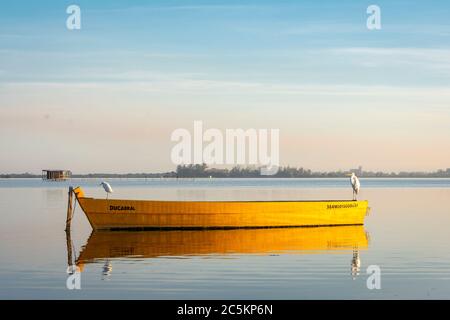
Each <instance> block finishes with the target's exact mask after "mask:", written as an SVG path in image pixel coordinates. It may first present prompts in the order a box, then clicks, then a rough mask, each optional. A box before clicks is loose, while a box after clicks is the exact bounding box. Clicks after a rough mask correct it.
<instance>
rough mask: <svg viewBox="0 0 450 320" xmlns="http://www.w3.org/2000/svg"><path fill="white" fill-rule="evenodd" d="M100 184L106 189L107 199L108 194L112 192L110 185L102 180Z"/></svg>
mask: <svg viewBox="0 0 450 320" xmlns="http://www.w3.org/2000/svg"><path fill="white" fill-rule="evenodd" d="M100 185H101V186H102V187H103V189H105V191H106V199H108V195H109V194H110V193H113V192H114V191H113V189H112V188H111V186H110V185H109V183H108V182H105V181H102V183H100Z"/></svg>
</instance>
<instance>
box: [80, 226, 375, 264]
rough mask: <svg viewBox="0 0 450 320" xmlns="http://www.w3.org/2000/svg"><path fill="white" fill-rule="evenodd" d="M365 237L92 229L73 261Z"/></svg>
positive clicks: (361, 243)
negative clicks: (75, 259)
mask: <svg viewBox="0 0 450 320" xmlns="http://www.w3.org/2000/svg"><path fill="white" fill-rule="evenodd" d="M368 242H369V237H368V234H367V233H366V231H365V230H364V227H363V226H342V227H315V228H269V229H232V230H191V231H186V230H177V231H175V230H174V231H136V232H126V231H122V232H110V231H94V232H93V233H92V234H91V236H90V237H89V239H88V241H87V244H86V245H85V246H84V247H83V248H82V250H81V252H80V254H79V256H78V259H77V261H76V264H77V265H78V266H79V267H80V268H82V267H83V265H84V264H86V263H90V262H95V261H98V260H104V259H106V260H108V259H113V258H130V259H132V258H156V257H165V256H195V255H227V254H271V253H300V254H301V253H320V252H324V251H326V252H330V251H332V252H342V251H348V250H350V251H352V250H362V249H366V248H367V247H368Z"/></svg>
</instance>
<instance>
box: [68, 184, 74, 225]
mask: <svg viewBox="0 0 450 320" xmlns="http://www.w3.org/2000/svg"><path fill="white" fill-rule="evenodd" d="M72 216H73V187H69V197H68V200H67V217H66V231H68V232H70V223H71V222H72Z"/></svg>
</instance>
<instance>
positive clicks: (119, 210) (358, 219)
mask: <svg viewBox="0 0 450 320" xmlns="http://www.w3.org/2000/svg"><path fill="white" fill-rule="evenodd" d="M73 194H75V196H76V199H77V201H78V203H79V204H80V207H81V208H82V210H83V211H84V213H85V214H86V216H87V218H88V220H89V222H90V224H91V226H92V228H93V229H94V230H100V229H109V230H115V229H163V228H169V229H203V228H261V227H312V226H338V225H362V224H364V218H365V216H366V214H367V212H368V201H353V200H330V201H145V200H116V199H94V198H88V197H86V196H85V195H84V192H83V190H82V189H81V188H80V187H77V188H74V189H73Z"/></svg>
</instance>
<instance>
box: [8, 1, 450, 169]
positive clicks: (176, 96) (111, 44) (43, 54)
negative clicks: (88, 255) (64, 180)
mask: <svg viewBox="0 0 450 320" xmlns="http://www.w3.org/2000/svg"><path fill="white" fill-rule="evenodd" d="M71 4H76V5H78V6H79V7H80V8H81V29H80V30H68V29H67V28H66V19H67V18H68V16H69V15H68V14H67V13H66V8H67V7H68V6H69V5H71ZM371 4H376V5H378V6H379V7H380V9H381V27H382V28H381V30H369V29H367V27H366V20H367V17H368V14H367V13H366V9H367V7H368V6H369V5H371ZM449 9H450V3H449V2H448V1H415V2H411V1H392V0H389V1H372V0H371V1H356V0H355V1H348V0H342V1H320V2H318V1H280V0H276V1H275V0H271V1H263V0H262V1H108V2H107V3H106V1H93V0H89V1H33V2H29V1H22V0H16V1H9V2H3V3H2V4H1V10H0V150H1V153H0V173H12V172H33V173H39V172H40V170H41V169H51V168H61V169H70V170H72V171H73V172H75V173H89V172H121V173H126V172H164V171H168V170H173V169H175V164H173V162H172V161H171V158H170V154H171V149H172V148H173V146H174V145H175V143H174V142H173V141H171V140H170V136H171V133H172V132H173V131H174V130H175V129H177V128H186V129H188V130H190V131H191V132H192V131H193V122H194V121H195V120H200V121H203V126H204V127H205V128H218V129H220V130H223V131H224V130H226V129H228V128H231V129H234V128H243V129H248V128H255V129H279V130H280V164H281V165H290V166H302V167H305V168H309V169H312V170H346V169H349V168H355V167H358V166H359V165H361V166H363V168H364V169H366V170H377V171H378V170H382V171H402V170H405V171H435V170H437V169H441V168H450V20H449V18H448V15H449V12H450V10H449Z"/></svg>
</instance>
